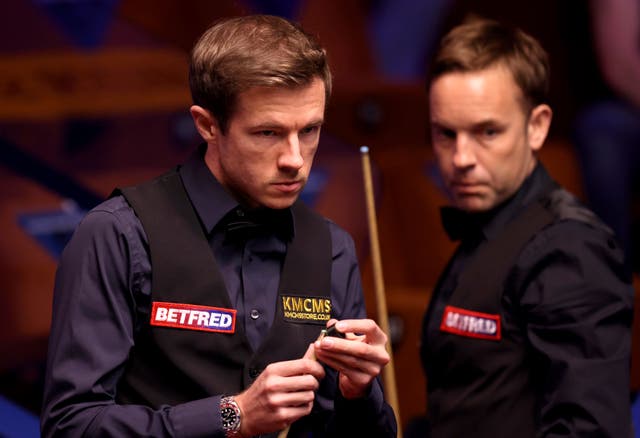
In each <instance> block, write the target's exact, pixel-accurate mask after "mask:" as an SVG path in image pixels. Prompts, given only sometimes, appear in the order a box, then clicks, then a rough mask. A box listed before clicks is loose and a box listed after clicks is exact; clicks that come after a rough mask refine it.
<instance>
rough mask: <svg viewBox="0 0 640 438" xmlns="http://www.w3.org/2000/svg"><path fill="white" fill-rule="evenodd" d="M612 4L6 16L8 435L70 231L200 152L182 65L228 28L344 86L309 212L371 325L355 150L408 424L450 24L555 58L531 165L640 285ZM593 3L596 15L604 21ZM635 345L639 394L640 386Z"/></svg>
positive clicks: (0, 80) (1, 393) (235, 7)
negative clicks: (373, 226)
mask: <svg viewBox="0 0 640 438" xmlns="http://www.w3.org/2000/svg"><path fill="white" fill-rule="evenodd" d="M634 1H635V3H636V10H635V12H636V13H637V12H638V11H637V3H638V2H637V1H636V0H630V2H631V3H632V2H634ZM624 2H625V0H616V1H615V2H610V4H614V3H615V4H617V3H624ZM608 3H609V2H600V1H597V0H593V2H592V3H590V2H588V1H585V0H563V1H561V2H559V1H554V0H538V1H535V2H512V1H508V0H503V1H501V0H484V1H482V2H479V1H471V0H468V1H463V0H459V1H456V0H216V1H211V0H183V1H179V0H5V1H3V3H2V6H0V230H1V231H0V232H1V233H2V238H1V239H0V278H1V279H2V282H1V283H0V294H1V298H2V301H1V303H2V305H1V306H0V436H6V437H13V436H19V437H22V436H27V437H28V436H38V426H37V415H38V414H39V409H40V401H41V400H40V398H41V391H42V376H43V367H44V361H45V357H46V342H47V336H48V331H49V324H50V317H51V315H50V310H51V299H52V289H53V280H54V275H55V269H56V263H57V258H58V256H59V255H60V252H61V250H62V248H63V247H64V244H65V243H66V241H67V239H68V238H69V236H70V234H71V233H72V232H73V229H74V227H75V226H76V224H77V223H78V221H79V220H80V219H81V218H82V216H83V214H84V213H85V212H86V211H87V210H88V209H90V208H91V207H92V206H94V205H96V204H97V203H98V202H100V201H101V200H102V199H104V198H105V197H106V196H108V194H109V193H110V192H111V190H112V189H113V188H114V187H116V186H122V185H128V184H132V183H135V182H140V181H142V180H145V179H147V178H150V177H153V176H156V175H157V174H159V173H161V172H163V171H164V170H166V169H168V168H169V167H171V166H173V165H175V164H177V163H179V162H181V161H183V160H184V159H185V158H186V157H187V156H188V155H189V154H190V153H191V151H192V150H193V148H194V147H195V146H196V145H197V144H198V143H199V138H198V136H197V133H196V132H195V130H194V128H193V126H192V123H191V119H190V117H189V113H188V107H189V105H190V96H189V91H188V84H187V62H188V54H189V50H190V48H191V47H192V45H193V44H194V42H195V41H196V39H197V38H198V36H199V35H200V34H201V33H202V32H203V31H204V30H205V29H206V28H207V27H208V26H209V25H210V24H211V23H212V22H213V21H214V20H216V19H218V18H220V17H226V16H234V15H241V14H247V13H268V14H274V15H280V16H284V17H287V18H290V19H293V20H296V21H298V22H300V23H301V24H302V25H303V27H304V28H305V29H306V30H307V31H309V32H311V33H314V34H316V35H317V36H318V37H319V39H320V40H321V42H322V43H323V45H324V46H325V47H326V48H327V50H328V53H329V58H330V62H331V65H332V70H333V73H334V79H335V88H334V94H333V96H332V99H331V102H330V106H329V108H328V113H327V122H326V125H325V128H324V132H323V136H322V140H321V147H320V150H319V152H318V155H317V158H316V164H315V166H314V170H313V172H312V177H311V179H310V183H309V185H308V187H307V188H306V189H305V193H304V199H305V200H306V201H307V202H308V203H309V204H310V205H312V206H313V207H314V208H315V209H316V210H318V211H319V212H320V213H322V214H324V215H326V216H328V217H330V218H332V219H333V220H334V221H335V222H337V223H338V224H340V225H342V226H343V227H344V228H346V229H347V230H348V231H349V232H350V233H351V234H352V235H353V236H354V239H355V241H356V246H357V251H358V257H359V259H360V263H361V269H362V276H363V283H364V287H365V293H366V296H367V305H368V310H369V313H370V315H371V316H372V317H375V297H374V292H373V278H372V272H371V263H370V257H369V240H368V235H367V223H366V211H365V200H364V191H363V190H364V189H363V183H362V173H361V164H360V157H359V153H358V149H359V147H360V146H361V145H368V146H369V147H370V149H371V158H372V161H373V166H374V183H375V184H374V186H375V191H376V201H377V219H378V228H379V233H380V236H379V237H380V246H381V250H382V262H383V267H384V278H385V286H386V294H387V297H388V298H387V300H388V303H387V304H388V307H389V313H390V315H391V325H392V331H393V333H392V338H393V346H394V352H395V353H394V357H395V370H396V378H397V383H398V393H399V398H400V412H401V421H402V423H403V425H405V426H406V425H407V424H408V423H409V422H410V420H412V419H413V418H416V417H418V416H420V415H423V414H424V412H425V406H426V401H425V389H424V388H425V381H424V378H423V377H422V371H421V367H420V363H419V356H418V342H419V332H420V325H421V319H422V314H423V312H424V310H425V308H426V306H427V304H428V301H429V297H430V293H431V289H432V288H433V286H434V284H435V281H436V279H437V276H438V274H439V272H440V270H441V269H443V268H444V264H445V263H446V261H447V259H448V257H449V256H450V255H451V252H452V250H453V248H454V246H453V244H452V243H451V242H450V241H449V240H448V239H447V238H446V236H445V235H444V232H443V231H442V229H441V227H440V220H439V207H440V206H441V205H442V204H443V203H444V202H445V200H444V198H443V195H442V193H441V191H440V189H439V181H438V177H437V175H436V172H435V168H434V163H433V157H432V152H431V150H430V147H429V142H428V132H427V127H426V120H427V117H428V115H427V108H426V95H425V91H424V79H423V78H424V74H425V71H426V68H428V65H429V61H430V57H431V56H432V53H433V50H434V47H435V45H436V44H437V41H438V39H439V37H440V36H442V34H443V33H445V32H446V31H447V30H448V29H450V28H451V27H452V26H454V25H456V24H458V23H460V22H461V21H462V20H463V19H465V18H466V17H469V16H471V15H478V16H484V17H488V18H494V19H498V20H501V21H504V22H507V23H511V24H513V25H516V26H519V27H521V28H522V29H524V30H525V31H527V32H529V33H531V34H532V35H533V36H535V37H536V38H538V39H539V40H540V41H541V43H542V44H543V45H544V46H545V48H546V49H547V50H548V52H549V54H550V56H551V65H552V84H551V105H552V107H553V109H554V120H553V126H552V131H551V135H550V138H549V140H548V142H547V144H546V146H545V147H544V148H543V150H542V152H541V154H540V158H541V160H542V161H543V163H544V164H545V165H546V166H547V167H548V169H549V170H550V173H551V174H552V175H553V176H554V177H555V178H556V179H557V180H558V181H559V182H561V183H562V184H564V185H565V186H566V187H567V188H568V189H569V190H571V191H572V192H573V193H575V194H576V195H578V196H579V197H580V198H581V199H583V200H584V201H585V202H587V203H590V204H592V205H593V207H594V208H595V209H596V210H597V211H598V213H600V214H601V215H602V216H603V218H605V220H607V221H608V222H609V223H610V225H611V226H612V227H614V229H615V230H616V231H617V232H618V234H619V236H620V238H621V240H622V242H623V244H624V245H625V248H626V249H627V251H628V254H629V265H630V268H631V269H633V270H634V271H635V272H638V271H639V270H640V269H638V266H640V263H638V259H640V257H638V256H637V255H636V253H637V252H638V251H637V249H636V248H637V247H638V245H637V243H638V242H640V241H638V239H637V237H638V236H635V235H634V233H633V232H632V230H633V229H634V224H635V223H636V222H637V219H638V218H639V217H640V200H639V199H638V198H637V197H636V196H635V195H636V193H637V190H635V189H636V187H637V184H636V183H637V181H634V176H635V175H636V174H637V172H635V170H636V169H635V167H634V166H635V165H636V163H637V162H640V159H637V157H640V141H639V137H640V136H639V135H638V130H639V129H640V115H639V114H638V108H640V92H639V90H638V87H639V84H640V70H639V69H638V68H637V65H638V64H639V63H640V60H639V58H640V48H639V47H638V41H640V34H639V33H638V26H639V23H640V16H638V15H633V14H631V15H630V14H628V13H627V14H622V15H621V16H622V18H619V16H617V15H615V14H614V12H615V11H614V12H611V11H608V10H606V9H607V8H606V5H607V4H608ZM602 4H604V5H605V7H604V9H605V10H599V9H597V8H599V7H602ZM590 5H591V6H592V7H593V8H594V9H590ZM605 19H609V20H614V21H613V22H614V23H619V25H615V26H613V27H612V26H611V21H608V22H606V21H605ZM615 20H618V21H615ZM603 21H604V23H603ZM603 24H604V25H605V26H604V27H598V26H603ZM603 28H604V29H609V30H608V31H606V30H605V31H603V30H602V29H603ZM611 47H613V48H614V49H611ZM625 49H629V50H630V52H629V53H631V55H629V53H624V50H625ZM620 52H622V53H620ZM616 56H617V58H616ZM627 63H628V64H630V65H629V66H626V65H625V64H627ZM634 147H635V148H636V149H638V151H636V150H634ZM636 241H638V242H636ZM636 284H639V283H638V282H637V280H636ZM636 295H637V294H636ZM636 302H637V300H636ZM637 314H638V306H636V315H637ZM637 321H638V318H636V322H637ZM636 327H637V324H636ZM637 331H638V330H636V332H637ZM639 336H640V335H637V336H636V342H634V346H633V347H634V354H635V356H634V363H633V381H632V387H631V388H630V394H634V393H635V391H637V389H638V387H640V375H639V374H640V364H639V363H638V361H637V359H636V357H638V356H640V350H639V349H640V346H639V345H638V344H639V341H638V340H637V339H638V337H639ZM634 409H635V410H636V412H637V411H638V406H637V404H636V406H635V407H634ZM639 417H640V415H639ZM636 433H638V432H636ZM637 436H640V434H638V435H637Z"/></svg>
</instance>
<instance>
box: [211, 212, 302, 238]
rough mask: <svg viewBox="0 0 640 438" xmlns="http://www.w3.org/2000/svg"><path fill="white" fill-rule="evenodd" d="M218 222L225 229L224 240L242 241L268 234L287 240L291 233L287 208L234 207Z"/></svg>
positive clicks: (291, 224) (291, 228)
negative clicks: (250, 208)
mask: <svg viewBox="0 0 640 438" xmlns="http://www.w3.org/2000/svg"><path fill="white" fill-rule="evenodd" d="M220 224H221V226H222V227H223V229H224V230H225V242H236V243H244V242H246V241H247V240H249V239H252V238H254V237H258V236H268V235H270V234H275V235H277V236H278V237H280V238H282V239H283V240H288V239H289V238H290V237H291V236H292V233H293V223H292V221H291V212H290V211H289V209H284V210H271V209H267V208H263V209H258V210H252V211H246V210H244V209H242V208H236V209H234V210H232V211H230V212H229V213H227V214H226V215H225V217H224V218H223V219H222V220H221V221H220Z"/></svg>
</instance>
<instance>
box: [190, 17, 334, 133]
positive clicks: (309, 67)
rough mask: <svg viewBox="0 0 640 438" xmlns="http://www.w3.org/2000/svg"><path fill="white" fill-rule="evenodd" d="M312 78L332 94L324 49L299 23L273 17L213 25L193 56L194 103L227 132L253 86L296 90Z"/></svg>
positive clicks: (196, 46)
mask: <svg viewBox="0 0 640 438" xmlns="http://www.w3.org/2000/svg"><path fill="white" fill-rule="evenodd" d="M314 78H320V79H322V81H323V82H324V86H325V93H326V97H327V100H328V98H329V96H330V95H331V72H330V70H329V63H328V61H327V55H326V52H325V50H324V49H323V48H322V47H321V46H320V44H319V43H318V41H317V40H316V39H315V38H314V37H313V36H311V35H309V34H307V33H306V32H304V31H303V30H302V28H300V27H299V26H298V25H296V24H294V23H292V22H290V21H288V20H285V19H284V18H280V17H275V16H271V15H248V16H244V17H237V18H231V19H225V20H222V21H219V22H217V23H215V24H214V25H213V26H211V27H210V28H209V29H208V30H207V31H206V32H205V33H204V34H203V35H202V36H201V37H200V39H199V40H198V42H197V43H196V45H195V46H194V48H193V50H192V52H191V63H190V66H189V85H190V87H191V97H192V99H193V103H194V104H196V105H200V106H201V107H203V108H206V109H208V110H209V111H211V113H212V114H213V116H214V117H215V118H216V119H217V121H218V124H219V125H220V129H221V130H222V132H223V133H224V132H226V128H227V124H228V121H229V118H230V117H231V115H232V113H233V110H234V105H235V102H236V99H237V96H238V94H240V93H241V92H243V91H245V90H247V89H249V88H252V87H295V86H301V85H307V84H309V83H311V82H312V81H313V79H314Z"/></svg>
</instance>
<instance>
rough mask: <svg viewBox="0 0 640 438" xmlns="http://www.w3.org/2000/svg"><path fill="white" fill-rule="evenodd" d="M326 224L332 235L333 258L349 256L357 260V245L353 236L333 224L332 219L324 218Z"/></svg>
mask: <svg viewBox="0 0 640 438" xmlns="http://www.w3.org/2000/svg"><path fill="white" fill-rule="evenodd" d="M323 219H324V221H325V224H326V225H327V226H328V227H329V233H330V235H331V254H332V256H333V258H334V259H335V258H336V257H340V256H349V257H353V258H354V259H355V258H356V248H355V243H354V242H353V238H352V237H351V234H349V233H348V232H347V231H346V230H345V229H344V228H342V227H340V226H339V225H338V224H336V223H335V222H333V221H332V220H331V219H328V218H323Z"/></svg>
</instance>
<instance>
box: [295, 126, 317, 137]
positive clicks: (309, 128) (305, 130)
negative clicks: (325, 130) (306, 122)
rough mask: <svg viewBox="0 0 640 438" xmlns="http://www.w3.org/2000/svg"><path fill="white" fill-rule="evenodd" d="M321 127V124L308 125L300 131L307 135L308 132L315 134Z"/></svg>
mask: <svg viewBox="0 0 640 438" xmlns="http://www.w3.org/2000/svg"><path fill="white" fill-rule="evenodd" d="M319 129H320V127H319V126H317V125H314V126H307V127H306V128H303V129H302V130H301V131H300V133H301V134H302V135H306V134H314V133H316V132H318V130H319Z"/></svg>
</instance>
